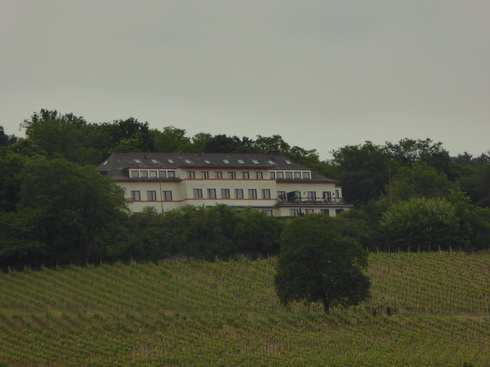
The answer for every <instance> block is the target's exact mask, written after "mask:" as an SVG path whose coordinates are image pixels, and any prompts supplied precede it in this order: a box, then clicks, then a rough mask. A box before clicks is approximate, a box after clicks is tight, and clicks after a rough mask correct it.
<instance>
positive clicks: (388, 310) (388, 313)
mask: <svg viewBox="0 0 490 367" xmlns="http://www.w3.org/2000/svg"><path fill="white" fill-rule="evenodd" d="M386 314H387V315H388V316H391V308H390V306H388V307H386Z"/></svg>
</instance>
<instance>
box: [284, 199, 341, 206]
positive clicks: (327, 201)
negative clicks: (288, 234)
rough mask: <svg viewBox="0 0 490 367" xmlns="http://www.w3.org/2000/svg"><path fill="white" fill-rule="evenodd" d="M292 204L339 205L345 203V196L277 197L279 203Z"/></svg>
mask: <svg viewBox="0 0 490 367" xmlns="http://www.w3.org/2000/svg"><path fill="white" fill-rule="evenodd" d="M290 204H304V205H339V204H345V201H344V198H323V199H322V198H308V197H300V198H296V199H291V198H289V199H288V198H277V205H290Z"/></svg>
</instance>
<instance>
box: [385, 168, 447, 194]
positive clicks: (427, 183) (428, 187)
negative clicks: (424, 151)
mask: <svg viewBox="0 0 490 367" xmlns="http://www.w3.org/2000/svg"><path fill="white" fill-rule="evenodd" d="M454 186H455V185H454V184H453V183H451V182H450V181H449V180H448V178H447V176H446V175H445V174H444V173H438V172H437V170H436V169H435V168H434V167H432V166H429V165H428V164H426V163H423V162H421V161H416V162H413V164H412V165H411V166H410V167H402V168H400V169H399V170H398V172H397V174H396V176H395V177H394V179H393V183H392V189H393V191H392V192H393V201H394V202H398V201H405V200H408V199H410V198H415V197H419V198H420V197H424V198H434V197H447V196H448V194H449V191H450V189H451V188H453V187H454Z"/></svg>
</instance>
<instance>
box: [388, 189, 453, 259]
mask: <svg viewBox="0 0 490 367" xmlns="http://www.w3.org/2000/svg"><path fill="white" fill-rule="evenodd" d="M380 231H381V235H382V240H383V242H384V244H385V247H386V248H388V246H391V247H392V248H396V247H400V248H401V249H403V250H408V249H409V248H412V250H415V248H420V249H421V250H422V251H427V250H430V249H432V250H435V249H437V248H439V246H440V247H441V249H449V248H450V246H451V245H455V244H456V242H455V239H456V234H457V233H458V217H457V215H456V208H455V207H454V205H452V204H451V203H450V202H448V201H447V200H446V199H444V198H431V199H427V198H412V199H410V200H407V201H402V202H400V203H397V204H395V205H393V206H391V207H390V208H389V209H388V210H387V211H386V212H385V213H384V215H383V217H382V219H381V221H380Z"/></svg>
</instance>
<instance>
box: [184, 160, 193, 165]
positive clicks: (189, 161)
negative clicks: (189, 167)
mask: <svg viewBox="0 0 490 367" xmlns="http://www.w3.org/2000/svg"><path fill="white" fill-rule="evenodd" d="M184 162H185V163H187V164H191V163H192V161H191V160H190V159H186V160H185V161H184Z"/></svg>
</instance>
